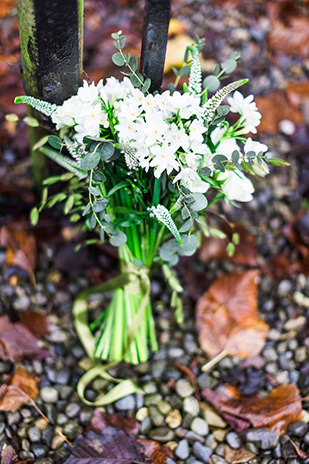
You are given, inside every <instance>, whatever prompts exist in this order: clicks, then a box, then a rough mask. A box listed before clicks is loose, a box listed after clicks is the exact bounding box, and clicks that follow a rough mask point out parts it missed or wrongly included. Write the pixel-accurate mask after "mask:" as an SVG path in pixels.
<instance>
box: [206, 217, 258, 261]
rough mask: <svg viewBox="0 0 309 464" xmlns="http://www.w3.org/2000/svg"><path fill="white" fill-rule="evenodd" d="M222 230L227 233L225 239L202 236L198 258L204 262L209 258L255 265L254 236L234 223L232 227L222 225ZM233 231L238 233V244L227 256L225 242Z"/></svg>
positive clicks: (228, 240) (229, 238)
mask: <svg viewBox="0 0 309 464" xmlns="http://www.w3.org/2000/svg"><path fill="white" fill-rule="evenodd" d="M221 230H222V232H224V233H225V234H226V235H227V238H226V239H220V238H218V237H204V239H203V242H202V246H201V248H200V258H201V260H202V261H204V262H209V261H210V260H211V259H218V260H220V261H231V262H232V263H235V264H239V265H245V266H251V267H255V266H256V247H255V243H254V238H253V236H252V235H249V234H248V232H246V230H245V229H244V228H243V227H242V226H241V225H240V224H236V225H235V226H234V227H233V228H231V227H230V226H228V225H224V226H223V227H222V229H221ZM233 233H237V234H238V235H239V243H240V244H239V245H238V246H236V247H235V252H234V254H233V255H232V256H229V255H228V254H227V251H226V247H227V244H228V243H229V242H230V240H231V238H232V235H233Z"/></svg>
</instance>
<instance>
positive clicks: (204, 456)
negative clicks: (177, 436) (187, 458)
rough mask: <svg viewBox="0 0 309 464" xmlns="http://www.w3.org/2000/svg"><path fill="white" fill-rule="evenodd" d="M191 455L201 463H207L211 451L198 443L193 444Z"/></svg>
mask: <svg viewBox="0 0 309 464" xmlns="http://www.w3.org/2000/svg"><path fill="white" fill-rule="evenodd" d="M193 453H194V455H195V456H196V457H197V458H198V459H200V460H201V461H203V462H206V463H208V462H209V458H210V456H211V455H212V449H211V448H209V447H208V446H203V445H202V444H201V443H199V442H195V443H194V444H193Z"/></svg>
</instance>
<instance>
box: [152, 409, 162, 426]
mask: <svg viewBox="0 0 309 464" xmlns="http://www.w3.org/2000/svg"><path fill="white" fill-rule="evenodd" d="M149 416H150V417H151V419H152V422H153V423H154V425H155V426H156V427H160V425H163V422H164V416H163V414H161V413H160V411H159V410H158V409H157V408H156V407H155V406H150V407H149Z"/></svg>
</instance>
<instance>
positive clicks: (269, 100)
mask: <svg viewBox="0 0 309 464" xmlns="http://www.w3.org/2000/svg"><path fill="white" fill-rule="evenodd" d="M286 42H288V41H287V40H286ZM255 101H256V105H257V107H258V110H259V111H260V113H261V114H262V119H261V124H260V125H259V131H264V132H269V133H272V134H277V133H278V130H279V124H280V122H281V121H283V120H289V121H293V123H294V124H302V123H303V117H302V115H301V113H300V111H299V110H298V109H297V108H295V107H294V106H292V105H291V104H290V102H289V101H288V99H287V97H286V96H285V94H284V93H283V92H282V91H280V90H278V91H275V92H271V93H268V94H267V95H263V96H258V97H256V99H255Z"/></svg>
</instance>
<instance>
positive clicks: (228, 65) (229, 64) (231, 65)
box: [221, 60, 237, 74]
mask: <svg viewBox="0 0 309 464" xmlns="http://www.w3.org/2000/svg"><path fill="white" fill-rule="evenodd" d="M221 67H222V69H224V72H226V73H227V74H230V73H232V72H233V71H235V69H236V68H237V63H236V61H235V60H226V61H224V62H223V63H221Z"/></svg>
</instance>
